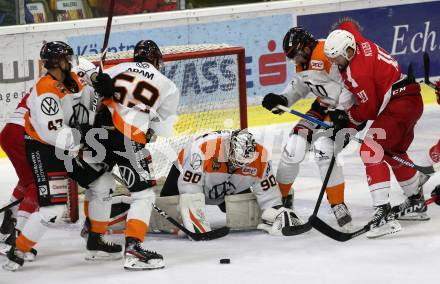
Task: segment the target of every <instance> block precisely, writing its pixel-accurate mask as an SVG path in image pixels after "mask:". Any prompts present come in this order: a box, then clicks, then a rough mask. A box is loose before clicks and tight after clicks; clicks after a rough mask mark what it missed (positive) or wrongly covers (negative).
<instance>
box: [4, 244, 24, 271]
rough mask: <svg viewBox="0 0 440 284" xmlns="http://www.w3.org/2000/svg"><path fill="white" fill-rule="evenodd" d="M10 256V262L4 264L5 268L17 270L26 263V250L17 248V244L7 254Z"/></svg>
mask: <svg viewBox="0 0 440 284" xmlns="http://www.w3.org/2000/svg"><path fill="white" fill-rule="evenodd" d="M6 256H7V257H8V262H6V263H5V264H3V269H4V270H9V271H17V270H18V269H20V268H21V267H22V266H23V264H24V252H22V251H21V250H19V249H17V248H16V247H15V246H13V247H11V249H10V250H9V252H8V253H7V255H6Z"/></svg>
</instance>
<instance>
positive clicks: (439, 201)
mask: <svg viewBox="0 0 440 284" xmlns="http://www.w3.org/2000/svg"><path fill="white" fill-rule="evenodd" d="M431 196H432V197H434V196H437V200H436V201H435V204H437V205H440V185H437V186H436V187H435V188H434V190H433V191H432V192H431Z"/></svg>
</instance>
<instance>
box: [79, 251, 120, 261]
mask: <svg viewBox="0 0 440 284" xmlns="http://www.w3.org/2000/svg"><path fill="white" fill-rule="evenodd" d="M121 258H122V253H121V252H115V253H108V252H103V251H87V254H86V257H85V259H86V260H88V261H107V260H117V259H121Z"/></svg>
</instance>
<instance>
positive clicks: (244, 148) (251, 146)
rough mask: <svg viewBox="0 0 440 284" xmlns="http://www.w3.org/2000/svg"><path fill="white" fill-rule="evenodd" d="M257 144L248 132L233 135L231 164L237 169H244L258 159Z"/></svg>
mask: <svg viewBox="0 0 440 284" xmlns="http://www.w3.org/2000/svg"><path fill="white" fill-rule="evenodd" d="M256 146H257V143H256V142H255V139H254V137H253V135H252V134H251V133H249V132H248V131H247V130H236V131H233V132H232V134H231V141H230V145H229V162H230V163H231V164H232V165H233V166H234V167H235V168H242V167H245V166H247V165H248V164H250V163H252V162H253V161H254V160H255V159H256V158H257V150H256Z"/></svg>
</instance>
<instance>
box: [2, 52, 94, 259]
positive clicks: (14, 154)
mask: <svg viewBox="0 0 440 284" xmlns="http://www.w3.org/2000/svg"><path fill="white" fill-rule="evenodd" d="M95 69H96V67H95V66H94V65H93V64H92V63H91V62H89V61H87V60H86V59H84V58H79V60H78V66H76V67H75V68H73V72H75V73H76V74H77V75H78V76H79V77H80V80H84V82H85V83H87V84H89V85H91V81H90V76H92V74H93V73H95V72H96V70H95ZM28 97H29V93H28V94H26V95H25V96H24V97H23V98H22V100H21V101H20V103H19V104H18V106H17V108H16V110H15V111H14V112H13V113H12V114H11V116H10V117H9V119H8V121H7V123H6V125H5V127H4V128H3V130H2V134H1V145H2V149H3V150H4V151H5V152H6V153H7V155H8V157H9V159H10V160H11V162H12V165H13V166H14V168H15V171H16V173H17V176H18V184H17V186H16V187H15V189H14V191H13V193H12V196H11V198H10V202H13V201H15V200H18V199H21V198H23V200H22V201H21V202H20V203H19V204H17V205H15V206H14V207H12V208H11V209H8V210H7V211H6V213H5V215H4V218H3V222H2V225H1V226H0V234H1V235H0V254H4V255H6V253H7V252H8V251H9V250H10V248H11V246H12V245H13V244H14V243H15V236H16V232H14V225H15V229H16V230H17V231H18V232H20V231H21V230H22V229H23V226H24V224H25V223H26V221H27V219H28V218H29V215H30V214H32V213H33V212H35V211H36V210H37V208H38V197H37V191H36V190H35V188H36V186H35V182H34V178H33V174H32V170H31V168H30V166H29V163H28V161H27V159H26V151H25V142H24V141H25V140H24V135H25V129H24V124H25V119H24V117H25V114H26V113H27V112H28V108H27V105H26V103H27V98H28ZM81 101H82V103H83V104H87V101H90V98H87V96H81ZM28 188H32V189H31V190H28ZM15 223H16V224H15ZM36 254H37V251H36V250H35V249H34V248H32V249H31V251H30V252H29V253H25V257H24V259H25V260H26V261H33V260H34V258H35V255H36Z"/></svg>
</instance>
